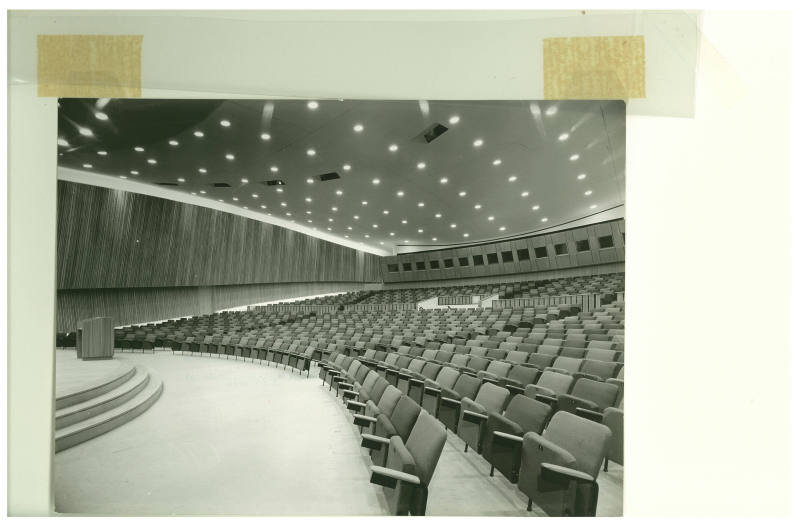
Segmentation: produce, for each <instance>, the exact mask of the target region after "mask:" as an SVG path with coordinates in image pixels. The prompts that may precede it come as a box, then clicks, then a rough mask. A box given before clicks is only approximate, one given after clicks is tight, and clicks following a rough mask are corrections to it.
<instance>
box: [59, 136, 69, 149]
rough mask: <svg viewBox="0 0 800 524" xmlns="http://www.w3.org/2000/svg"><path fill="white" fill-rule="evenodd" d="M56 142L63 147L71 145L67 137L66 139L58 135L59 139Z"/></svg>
mask: <svg viewBox="0 0 800 524" xmlns="http://www.w3.org/2000/svg"><path fill="white" fill-rule="evenodd" d="M56 142H57V143H58V145H60V146H61V147H69V142H67V141H66V139H64V138H61V137H58V140H57V141H56Z"/></svg>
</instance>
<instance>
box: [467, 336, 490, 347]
mask: <svg viewBox="0 0 800 524" xmlns="http://www.w3.org/2000/svg"><path fill="white" fill-rule="evenodd" d="M484 342H486V341H485V340H478V339H475V338H474V339H472V340H467V343H466V346H467V347H468V348H473V347H483V343H484Z"/></svg>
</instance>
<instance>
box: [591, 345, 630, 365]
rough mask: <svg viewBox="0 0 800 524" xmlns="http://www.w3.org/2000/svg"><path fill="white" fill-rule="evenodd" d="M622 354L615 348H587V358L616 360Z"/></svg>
mask: <svg viewBox="0 0 800 524" xmlns="http://www.w3.org/2000/svg"><path fill="white" fill-rule="evenodd" d="M621 354H622V353H621V352H619V351H614V350H613V349H599V348H589V349H587V350H586V356H585V358H589V359H592V360H604V361H606V362H615V361H616V360H617V358H618V357H619V356H620V355H621Z"/></svg>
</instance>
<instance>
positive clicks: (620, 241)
mask: <svg viewBox="0 0 800 524" xmlns="http://www.w3.org/2000/svg"><path fill="white" fill-rule="evenodd" d="M624 235H625V220H613V221H609V222H602V223H599V224H593V225H591V226H582V227H576V228H572V229H567V230H563V231H558V232H556V233H548V234H544V235H537V236H532V237H528V238H522V239H516V240H509V241H502V242H494V243H488V244H482V245H476V246H468V247H463V248H455V249H440V250H435V251H424V252H421V253H409V254H402V255H397V256H393V257H383V258H382V259H381V270H382V272H383V280H384V282H386V283H390V282H416V283H419V282H421V281H434V280H435V281H438V280H447V279H463V278H474V277H484V276H494V275H514V274H518V273H530V272H539V271H550V270H555V269H568V268H574V267H582V266H592V265H598V264H608V263H612V262H622V261H624V260H625V237H624ZM606 236H610V237H611V238H612V240H613V247H607V248H601V247H600V243H599V241H598V238H600V237H606ZM583 240H588V242H589V250H588V251H580V252H579V251H578V249H577V243H578V242H579V241H583ZM556 244H565V245H566V253H565V254H563V255H558V254H556V249H555V246H556ZM537 247H540V248H541V247H544V248H545V249H546V256H544V257H541V258H538V257H537V256H536V251H535V250H536V248H537ZM520 249H527V250H528V254H529V259H528V260H522V259H520V257H519V254H518V250H520ZM504 251H505V252H508V251H510V252H511V253H512V255H513V260H511V261H508V262H503V256H502V253H503V252H504ZM488 254H494V255H496V256H497V260H498V262H497V263H496V264H489V263H488V259H487V255H488ZM475 255H482V257H483V260H484V263H483V265H475V263H474V260H473V257H474V256H475ZM460 257H466V258H467V259H468V265H466V266H460V265H459V262H458V259H459V258H460ZM445 259H452V260H453V262H454V267H452V268H445V264H444V260H445ZM431 260H436V261H438V262H439V267H440V269H430V267H431V265H430V261H431ZM418 261H422V262H424V263H425V268H426V269H424V270H417V262H418ZM403 263H410V264H411V271H403ZM390 264H397V265H398V266H399V271H398V272H390V271H389V265H390Z"/></svg>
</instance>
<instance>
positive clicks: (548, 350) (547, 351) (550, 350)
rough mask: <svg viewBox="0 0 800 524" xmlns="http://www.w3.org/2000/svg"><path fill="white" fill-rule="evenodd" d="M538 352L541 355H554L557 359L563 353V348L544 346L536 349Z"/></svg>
mask: <svg viewBox="0 0 800 524" xmlns="http://www.w3.org/2000/svg"><path fill="white" fill-rule="evenodd" d="M536 352H537V353H539V354H540V355H552V356H554V357H555V356H558V354H559V353H560V352H561V346H552V345H549V344H542V345H541V346H539V347H538V348H536Z"/></svg>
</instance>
